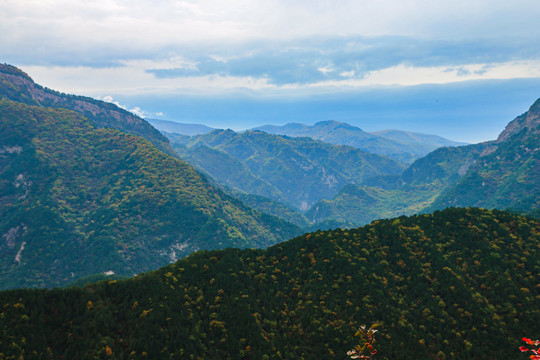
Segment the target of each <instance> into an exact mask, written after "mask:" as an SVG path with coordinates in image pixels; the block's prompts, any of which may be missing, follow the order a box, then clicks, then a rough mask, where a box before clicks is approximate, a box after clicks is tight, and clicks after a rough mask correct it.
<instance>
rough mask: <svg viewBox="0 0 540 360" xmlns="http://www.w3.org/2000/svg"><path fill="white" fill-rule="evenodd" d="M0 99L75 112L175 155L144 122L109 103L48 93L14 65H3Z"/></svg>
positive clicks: (1, 68) (158, 134) (0, 69)
mask: <svg viewBox="0 0 540 360" xmlns="http://www.w3.org/2000/svg"><path fill="white" fill-rule="evenodd" d="M0 99H7V100H12V101H16V102H21V103H24V104H27V105H36V106H43V107H51V108H63V109H68V110H72V111H75V112H77V113H79V114H81V115H83V116H84V117H86V118H87V119H88V120H90V121H91V122H92V124H93V125H94V126H96V127H98V128H112V129H118V130H121V131H124V132H127V133H129V134H134V135H138V136H141V137H143V138H145V139H147V140H148V141H150V142H151V143H152V144H154V145H155V146H156V147H158V148H159V149H160V150H162V151H164V152H166V153H168V154H170V155H174V154H175V152H174V151H173V150H172V149H171V148H170V146H169V141H168V140H167V138H166V137H165V136H164V135H163V134H161V133H160V132H159V131H158V130H156V129H155V128H154V127H153V126H152V125H150V124H149V123H148V122H146V121H145V120H144V119H141V118H140V117H138V116H136V115H134V114H132V113H130V112H129V111H127V110H124V109H122V108H120V107H118V106H116V105H114V104H111V103H108V102H104V101H100V100H96V99H92V98H89V97H84V96H76V95H68V94H63V93H59V92H57V91H54V90H51V89H47V88H45V87H43V86H41V85H38V84H36V83H35V82H34V81H33V80H32V78H30V76H28V75H27V74H26V73H25V72H23V71H22V70H20V69H18V68H16V67H14V66H11V65H7V64H0Z"/></svg>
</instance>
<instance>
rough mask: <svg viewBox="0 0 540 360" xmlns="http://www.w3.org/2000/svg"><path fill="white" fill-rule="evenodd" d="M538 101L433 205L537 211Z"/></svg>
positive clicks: (539, 167) (539, 166) (539, 174)
mask: <svg viewBox="0 0 540 360" xmlns="http://www.w3.org/2000/svg"><path fill="white" fill-rule="evenodd" d="M539 150H540V99H538V100H536V102H535V103H534V104H533V105H532V106H531V107H530V109H529V110H528V111H527V112H526V113H525V114H523V115H521V116H518V117H517V118H516V119H515V120H513V121H512V122H510V123H509V124H508V125H507V126H506V128H505V130H504V131H503V132H502V133H501V134H500V135H499V137H498V139H497V140H496V141H495V142H492V143H490V144H489V147H487V148H486V149H485V151H484V152H483V153H482V154H481V155H480V157H478V158H477V159H476V162H475V163H474V164H472V165H471V167H470V168H469V169H468V171H467V173H466V175H465V176H464V177H463V178H461V179H460V180H459V181H458V182H457V184H455V186H453V187H451V188H449V189H447V190H446V191H445V192H444V193H443V194H441V196H440V197H439V198H438V199H437V200H436V201H435V202H434V203H433V205H432V207H431V208H433V209H441V208H445V207H448V206H481V207H486V208H499V209H512V210H514V211H517V212H520V213H527V212H534V211H538V208H540V180H539V179H540V151H539Z"/></svg>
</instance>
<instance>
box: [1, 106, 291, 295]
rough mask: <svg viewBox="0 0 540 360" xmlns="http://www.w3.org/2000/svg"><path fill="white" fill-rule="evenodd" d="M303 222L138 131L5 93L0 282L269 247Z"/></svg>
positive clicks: (41, 281) (64, 278) (31, 281)
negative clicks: (228, 190) (248, 200)
mask: <svg viewBox="0 0 540 360" xmlns="http://www.w3.org/2000/svg"><path fill="white" fill-rule="evenodd" d="M298 231H299V229H298V228H297V227H295V226H293V225H290V224H288V223H286V222H284V221H281V220H278V219H277V218H274V217H271V216H268V215H263V214H261V213H259V212H257V211H254V210H251V209H250V208H248V207H246V206H245V205H243V204H242V203H241V202H240V201H238V200H235V199H233V198H231V197H229V196H227V195H225V194H224V193H223V192H222V191H221V190H218V189H216V188H214V187H213V186H211V185H210V184H209V183H208V181H207V180H206V179H205V178H204V177H203V176H202V175H201V174H199V173H198V172H197V171H196V170H195V169H194V168H192V167H191V166H190V165H188V164H186V163H185V162H183V161H180V160H178V159H176V158H173V157H171V156H169V155H166V154H164V153H163V152H161V151H159V150H158V149H157V148H156V147H155V146H153V145H152V144H151V143H150V142H148V141H146V140H144V139H142V138H140V137H137V136H134V135H129V134H126V133H123V132H120V131H118V130H114V129H105V128H101V129H99V128H96V127H95V126H94V125H93V124H92V123H91V122H90V121H88V120H87V119H86V118H84V117H82V116H80V115H78V114H77V113H75V112H72V111H69V110H65V109H50V108H46V107H40V106H29V105H26V104H23V103H17V102H11V101H8V100H5V99H2V100H0V258H1V261H0V288H4V289H5V288H13V287H22V286H54V285H61V284H64V283H66V282H68V281H71V280H73V279H75V278H78V277H81V276H85V275H89V274H93V273H98V272H111V271H112V272H115V273H117V274H120V275H133V274H136V273H139V272H141V271H147V270H151V269H155V268H157V267H159V266H163V265H165V264H167V263H169V262H171V261H174V260H176V259H178V258H180V257H182V256H185V255H187V254H189V253H191V252H193V251H195V250H198V249H209V248H224V247H228V246H236V247H264V246H268V245H271V244H274V243H276V242H279V241H282V240H285V239H287V238H289V237H291V236H292V235H294V234H297V233H298Z"/></svg>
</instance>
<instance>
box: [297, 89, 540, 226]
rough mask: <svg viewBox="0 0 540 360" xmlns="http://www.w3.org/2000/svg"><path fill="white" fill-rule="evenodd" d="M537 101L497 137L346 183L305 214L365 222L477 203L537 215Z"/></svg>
mask: <svg viewBox="0 0 540 360" xmlns="http://www.w3.org/2000/svg"><path fill="white" fill-rule="evenodd" d="M539 133H540V99H538V100H537V101H536V102H535V103H534V104H533V105H532V106H531V107H530V109H529V110H528V111H527V112H526V113H524V114H523V115H520V116H518V117H517V118H516V119H514V120H513V121H512V122H510V123H509V124H508V125H507V127H506V129H505V130H504V131H503V132H502V133H501V135H500V136H499V137H498V139H497V140H493V141H487V142H484V143H480V144H475V145H468V146H460V147H455V148H452V147H444V148H440V149H437V150H435V151H433V152H431V153H430V154H428V155H426V156H425V157H423V158H421V159H419V160H417V161H416V162H414V163H413V164H412V165H411V166H410V167H409V168H407V169H406V170H405V171H404V172H403V173H402V174H401V175H399V176H383V177H375V178H371V179H367V180H366V181H364V182H363V183H362V184H360V185H350V186H347V187H344V188H342V189H341V190H340V192H339V193H338V194H337V195H336V197H335V198H334V199H332V200H321V201H320V202H318V203H317V204H315V205H314V206H313V208H312V209H310V210H309V211H308V212H307V213H306V217H307V218H308V219H309V220H310V221H320V220H322V219H329V218H330V219H335V220H347V221H352V222H353V223H355V224H364V223H367V222H369V221H371V220H374V219H376V218H380V217H393V216H399V215H411V214H415V213H418V212H431V211H434V210H440V209H444V208H446V207H448V206H480V207H486V208H499V209H509V210H512V211H515V212H519V213H523V214H531V215H533V214H537V213H538V209H539V208H540V201H539V199H540V186H539V180H538V179H540V170H539V169H540V159H539V157H540V154H539V146H538V145H539V144H540V137H539Z"/></svg>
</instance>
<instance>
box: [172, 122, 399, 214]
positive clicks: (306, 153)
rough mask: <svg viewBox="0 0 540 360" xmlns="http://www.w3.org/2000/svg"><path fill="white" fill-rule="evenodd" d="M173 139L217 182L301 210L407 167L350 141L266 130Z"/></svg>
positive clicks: (185, 156) (175, 146)
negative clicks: (348, 143)
mask: <svg viewBox="0 0 540 360" xmlns="http://www.w3.org/2000/svg"><path fill="white" fill-rule="evenodd" d="M171 139H172V141H173V147H174V148H175V150H177V151H178V152H179V154H180V156H181V157H183V158H185V159H186V161H188V162H190V163H192V164H193V165H195V166H197V167H198V168H199V169H200V170H202V171H204V172H205V173H207V174H209V175H210V176H211V177H213V178H214V179H216V181H217V182H219V183H221V184H223V185H225V186H228V187H230V188H232V189H235V190H239V191H242V192H245V193H248V194H255V195H260V196H264V197H267V198H270V199H272V200H276V201H280V202H284V203H286V204H288V205H289V206H292V207H295V208H296V209H300V210H307V209H309V207H311V206H312V205H313V204H314V203H315V202H316V201H318V200H320V199H328V198H332V197H333V196H334V195H335V194H336V193H337V192H338V190H339V189H340V188H341V187H342V186H344V185H346V184H350V183H360V182H362V181H363V180H364V179H366V178H369V177H373V176H377V175H394V174H400V173H401V172H402V171H403V169H404V166H403V165H401V164H400V163H398V162H397V161H394V160H391V159H388V158H386V157H384V156H380V155H376V154H369V153H366V152H364V151H362V150H358V149H355V148H353V147H350V146H340V145H332V144H328V143H324V142H321V141H316V140H313V139H310V138H291V137H285V136H278V135H270V134H267V133H264V132H262V131H246V132H243V133H236V132H234V131H232V130H215V131H212V132H211V133H208V134H204V135H199V136H194V137H192V138H190V139H188V140H187V141H186V140H185V138H180V140H179V141H176V142H175V138H171Z"/></svg>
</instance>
